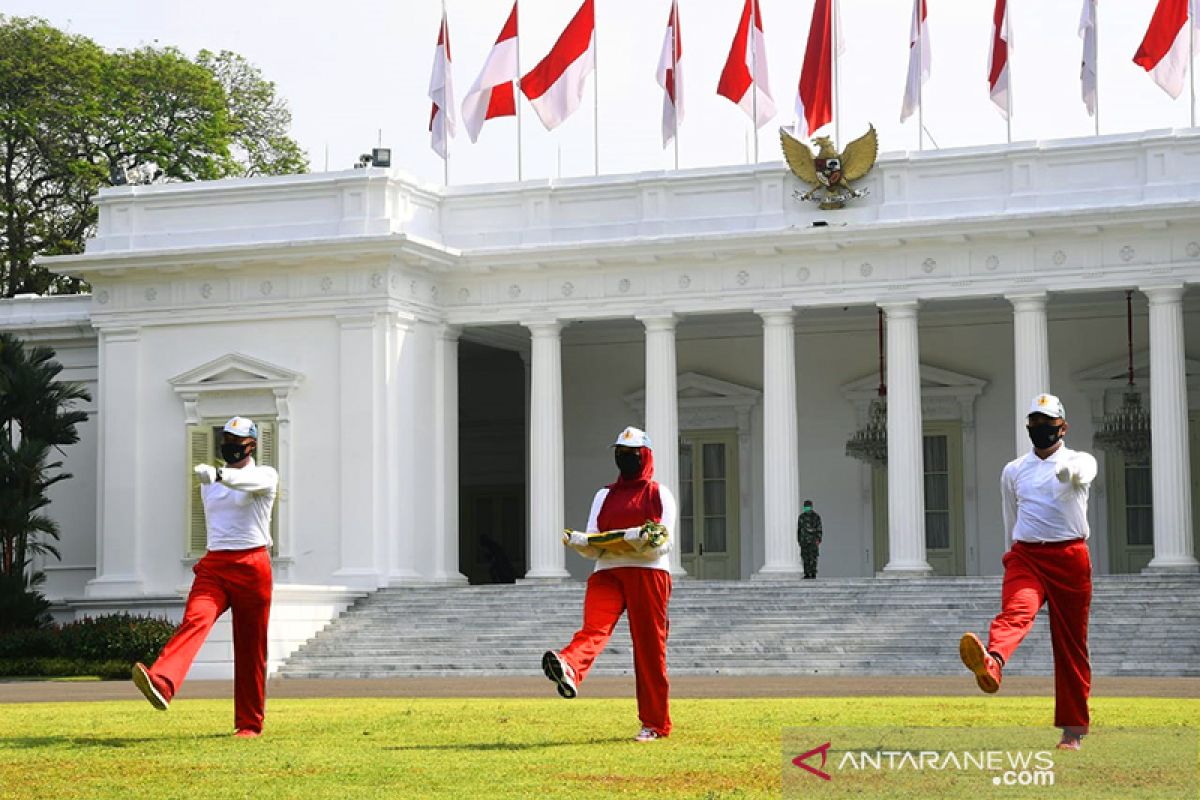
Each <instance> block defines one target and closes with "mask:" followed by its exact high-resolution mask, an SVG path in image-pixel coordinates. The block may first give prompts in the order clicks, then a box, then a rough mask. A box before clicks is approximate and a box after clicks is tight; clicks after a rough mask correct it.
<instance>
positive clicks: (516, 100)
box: [513, 2, 523, 183]
mask: <svg viewBox="0 0 1200 800" xmlns="http://www.w3.org/2000/svg"><path fill="white" fill-rule="evenodd" d="M513 16H514V17H516V23H517V37H516V38H517V77H516V78H514V79H513V107H514V109H515V110H516V112H517V183H520V182H521V180H522V177H523V176H522V175H521V4H520V2H514V3H513Z"/></svg>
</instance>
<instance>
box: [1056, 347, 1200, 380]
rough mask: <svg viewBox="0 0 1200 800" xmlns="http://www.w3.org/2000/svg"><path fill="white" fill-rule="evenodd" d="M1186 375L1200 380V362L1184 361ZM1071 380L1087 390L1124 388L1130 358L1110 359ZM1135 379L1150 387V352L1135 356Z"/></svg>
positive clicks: (1072, 376) (1072, 377)
mask: <svg viewBox="0 0 1200 800" xmlns="http://www.w3.org/2000/svg"><path fill="white" fill-rule="evenodd" d="M1183 369H1184V374H1186V375H1187V376H1188V378H1189V382H1190V381H1191V380H1195V379H1196V378H1200V361H1197V360H1195V359H1192V358H1185V359H1184V361H1183ZM1071 379H1072V380H1073V381H1075V382H1076V383H1077V384H1079V385H1080V386H1083V387H1085V388H1087V387H1095V386H1109V385H1114V384H1119V385H1121V386H1124V385H1125V384H1126V383H1128V382H1129V356H1127V355H1126V356H1121V357H1120V358H1113V359H1109V360H1108V361H1104V362H1101V363H1099V364H1096V365H1095V366H1092V367H1088V368H1086V369H1081V370H1079V371H1078V372H1075V373H1074V374H1072V375H1071ZM1133 379H1134V382H1136V383H1137V384H1139V385H1141V386H1149V385H1150V351H1149V350H1138V351H1136V352H1134V354H1133Z"/></svg>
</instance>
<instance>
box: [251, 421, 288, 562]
mask: <svg viewBox="0 0 1200 800" xmlns="http://www.w3.org/2000/svg"><path fill="white" fill-rule="evenodd" d="M256 449H257V450H258V453H257V457H256V458H255V461H256V462H258V463H259V464H262V465H263V466H267V467H274V468H275V469H279V448H278V446H277V442H276V436H275V423H274V422H259V423H258V447H257V448H256ZM282 491H283V487H282V486H280V487H279V488H278V489H277V490H276V491H275V505H274V507H273V508H272V509H271V541H272V542H273V544H272V545H271V555H273V556H275V555H279V493H280V492H282Z"/></svg>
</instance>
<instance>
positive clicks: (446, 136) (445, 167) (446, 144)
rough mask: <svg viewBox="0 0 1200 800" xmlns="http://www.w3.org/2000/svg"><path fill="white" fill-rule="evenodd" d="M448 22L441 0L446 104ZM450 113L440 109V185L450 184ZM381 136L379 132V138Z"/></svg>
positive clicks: (445, 100)
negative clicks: (441, 150)
mask: <svg viewBox="0 0 1200 800" xmlns="http://www.w3.org/2000/svg"><path fill="white" fill-rule="evenodd" d="M449 28H450V24H449V23H448V22H447V21H446V0H442V35H441V40H442V65H443V69H445V70H446V75H445V76H444V77H443V79H442V102H443V103H445V104H446V105H447V106H449V105H450V93H449V92H448V91H446V85H447V84H448V83H449V81H450V59H449V58H447V56H448V55H449V53H450V48H449V41H450V30H449ZM449 113H450V109H449V108H443V109H442V142H443V144H442V147H443V148H444V149H445V155H443V156H442V185H443V186H449V185H450V126H449V125H448V124H447V123H448V120H449V117H447V114H449ZM382 137H383V134H382V132H380V138H382Z"/></svg>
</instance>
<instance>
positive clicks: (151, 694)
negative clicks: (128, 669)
mask: <svg viewBox="0 0 1200 800" xmlns="http://www.w3.org/2000/svg"><path fill="white" fill-rule="evenodd" d="M130 677H131V678H133V685H134V686H136V687H137V688H138V689H139V690H141V692H142V694H144V695H145V696H146V699H147V700H149V701H150V705H152V706H154V707H155V708H157V709H158V710H159V711H166V710H167V706H169V705H170V704H171V701H170V700H168V699H167V698H166V696H165V695H164V694H163V693H162V690H161V689H159V688H158V687H157V686H155V685H154V676H153V675H151V674H150V670H148V669H146V665H145V664H143V663H142V662H140V661H139V662H138V663H136V664H134V665H133V672H132V674H131V675H130Z"/></svg>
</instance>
